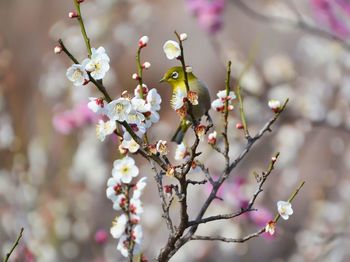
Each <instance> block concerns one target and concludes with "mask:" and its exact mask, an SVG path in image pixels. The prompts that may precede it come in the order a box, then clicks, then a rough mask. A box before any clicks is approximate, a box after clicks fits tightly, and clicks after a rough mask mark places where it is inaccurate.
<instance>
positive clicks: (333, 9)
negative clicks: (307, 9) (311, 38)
mask: <svg viewBox="0 0 350 262" xmlns="http://www.w3.org/2000/svg"><path fill="white" fill-rule="evenodd" d="M310 4H311V7H312V9H313V12H314V14H315V17H316V19H317V20H318V21H319V22H320V23H323V24H326V25H327V26H328V27H329V28H330V29H331V31H332V32H333V33H335V34H336V35H338V36H339V37H342V38H346V37H348V36H349V33H350V28H349V26H348V25H349V22H350V20H349V19H350V17H349V16H350V2H349V1H346V0H310Z"/></svg>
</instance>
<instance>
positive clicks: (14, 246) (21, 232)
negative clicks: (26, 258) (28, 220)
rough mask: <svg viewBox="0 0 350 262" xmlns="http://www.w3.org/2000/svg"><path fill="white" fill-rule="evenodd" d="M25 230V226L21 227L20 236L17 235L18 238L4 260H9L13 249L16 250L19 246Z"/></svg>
mask: <svg viewBox="0 0 350 262" xmlns="http://www.w3.org/2000/svg"><path fill="white" fill-rule="evenodd" d="M23 231H24V228H23V227H22V228H21V231H20V232H19V235H18V237H17V239H16V242H15V243H14V244H13V246H12V248H11V250H10V251H9V252H8V253H7V254H6V256H5V257H4V260H3V261H4V262H7V261H8V260H9V259H10V256H11V254H12V253H13V251H14V250H15V248H16V247H17V246H18V244H19V241H20V240H21V238H22V235H23Z"/></svg>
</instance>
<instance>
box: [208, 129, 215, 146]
mask: <svg viewBox="0 0 350 262" xmlns="http://www.w3.org/2000/svg"><path fill="white" fill-rule="evenodd" d="M216 136H217V133H216V131H214V132H212V133H210V134H209V135H208V144H210V145H215V144H216Z"/></svg>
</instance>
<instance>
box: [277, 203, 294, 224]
mask: <svg viewBox="0 0 350 262" xmlns="http://www.w3.org/2000/svg"><path fill="white" fill-rule="evenodd" d="M277 210H278V213H279V214H280V215H281V217H282V218H283V219H284V220H287V219H288V218H289V216H290V215H292V214H293V209H292V204H291V203H289V202H287V201H278V202H277Z"/></svg>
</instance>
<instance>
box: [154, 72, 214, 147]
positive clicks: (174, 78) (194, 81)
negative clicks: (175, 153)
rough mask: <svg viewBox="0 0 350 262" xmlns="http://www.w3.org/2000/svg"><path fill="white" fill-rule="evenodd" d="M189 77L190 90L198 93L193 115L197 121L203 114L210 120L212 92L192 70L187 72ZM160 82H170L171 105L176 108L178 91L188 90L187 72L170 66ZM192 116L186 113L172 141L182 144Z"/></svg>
mask: <svg viewBox="0 0 350 262" xmlns="http://www.w3.org/2000/svg"><path fill="white" fill-rule="evenodd" d="M187 77H188V85H189V88H190V91H194V92H196V93H197V95H198V104H197V105H192V115H193V117H194V118H195V120H196V121H200V119H201V118H202V116H203V115H206V116H207V117H208V119H209V120H210V116H209V114H208V111H209V109H210V106H211V102H210V94H209V89H208V87H207V85H206V84H205V83H204V82H203V81H201V80H199V79H198V78H197V77H196V76H195V75H194V74H193V73H192V72H189V73H187ZM159 82H161V83H162V82H166V83H168V84H170V86H171V87H172V89H173V92H172V99H171V106H172V107H173V108H174V106H175V99H176V94H177V92H179V91H180V92H186V91H187V89H186V84H185V74H184V71H183V69H182V67H181V66H175V67H172V68H170V69H169V70H168V71H167V72H166V73H165V74H164V76H163V78H162V79H161V80H160V81H159ZM191 120H192V119H191V116H190V115H189V114H187V115H186V117H185V118H184V119H182V120H181V122H180V124H179V126H178V128H177V129H176V132H175V134H174V135H173V137H172V139H171V141H173V142H176V143H177V144H181V143H182V141H183V139H184V136H185V134H186V131H187V130H188V128H189V127H190V126H191V122H192V121H191Z"/></svg>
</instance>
